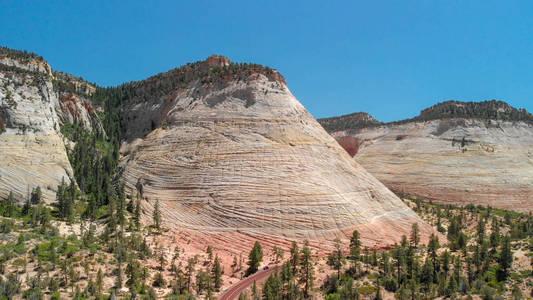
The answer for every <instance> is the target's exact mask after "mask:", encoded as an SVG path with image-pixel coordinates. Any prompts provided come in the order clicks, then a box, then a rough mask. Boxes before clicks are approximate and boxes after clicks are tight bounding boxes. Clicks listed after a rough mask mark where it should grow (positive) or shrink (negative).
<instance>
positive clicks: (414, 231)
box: [409, 223, 420, 248]
mask: <svg viewBox="0 0 533 300" xmlns="http://www.w3.org/2000/svg"><path fill="white" fill-rule="evenodd" d="M409 241H410V242H411V245H413V247H415V248H416V247H418V243H420V229H419V228H418V223H413V225H412V226H411V236H410V238H409Z"/></svg>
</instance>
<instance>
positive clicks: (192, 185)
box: [122, 59, 430, 249]
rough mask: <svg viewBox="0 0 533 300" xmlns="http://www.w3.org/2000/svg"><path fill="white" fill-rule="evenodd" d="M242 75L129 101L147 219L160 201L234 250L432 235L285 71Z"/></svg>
mask: <svg viewBox="0 0 533 300" xmlns="http://www.w3.org/2000/svg"><path fill="white" fill-rule="evenodd" d="M209 61H213V60H209V59H208V62H209ZM221 61H223V62H225V60H221ZM236 72H237V71H236ZM238 72H240V73H239V74H231V75H228V74H225V75H220V76H217V77H216V78H215V79H213V78H211V79H209V80H206V79H205V78H198V79H196V80H192V81H190V82H188V84H187V85H186V86H185V87H180V88H176V89H173V90H171V91H170V92H169V93H167V94H164V95H160V96H158V97H153V98H150V99H148V100H147V101H142V102H137V101H131V102H132V103H131V104H129V105H126V106H124V107H123V108H122V111H123V119H124V120H125V122H126V124H127V126H126V128H127V135H126V139H127V140H128V142H127V143H125V144H124V145H123V147H122V153H123V155H124V158H123V160H122V164H123V167H124V173H123V176H124V179H125V181H126V183H127V185H128V186H129V187H130V188H131V189H135V188H138V189H139V190H141V191H142V193H143V197H144V199H146V200H147V201H144V202H143V203H144V204H143V205H144V206H145V209H147V212H148V214H147V215H151V214H149V213H150V212H151V210H152V207H153V205H154V203H155V201H156V200H157V199H159V201H160V205H161V211H162V214H163V220H164V224H165V226H167V227H170V228H171V229H179V230H189V231H191V232H196V233H199V234H202V235H204V236H207V237H206V241H207V243H211V244H215V245H216V246H218V247H227V249H243V248H245V247H249V244H250V243H252V242H253V240H255V239H260V240H263V242H264V243H265V244H269V245H274V244H285V245H287V244H288V243H290V241H292V240H294V239H298V240H303V239H308V240H310V241H311V244H312V245H313V246H314V247H316V248H322V249H330V247H331V245H332V241H333V240H334V239H335V238H337V237H338V238H340V239H341V240H343V241H345V242H346V241H347V239H348V237H349V236H350V235H351V233H352V231H353V230H354V229H358V230H359V231H360V232H361V235H362V240H363V242H364V244H365V245H368V246H385V245H389V244H392V243H394V242H398V241H399V240H400V238H401V236H402V235H404V234H405V235H407V234H408V233H409V231H410V228H411V225H412V223H415V222H417V223H420V227H421V229H422V232H423V235H424V236H427V235H428V234H429V232H430V227H429V226H428V225H427V224H426V223H424V222H422V221H421V220H420V219H419V218H418V216H417V215H416V214H415V213H414V212H413V211H412V210H410V209H409V208H408V207H407V206H406V205H405V204H404V203H403V202H402V201H401V200H400V199H398V198H397V197H396V196H395V195H394V194H393V193H392V192H390V191H389V190H388V189H387V188H386V187H385V186H383V185H382V184H381V183H380V182H379V181H377V180H376V179H375V178H374V177H373V176H372V175H370V174H369V173H368V172H366V171H365V170H364V169H363V168H362V167H361V166H359V164H357V163H356V162H355V161H354V160H353V159H351V157H350V156H349V155H348V154H347V153H346V152H345V151H344V150H343V149H342V148H341V147H340V146H339V145H338V144H337V142H336V141H335V140H334V139H333V138H332V137H331V136H329V135H328V134H327V133H326V132H325V131H324V129H323V128H322V127H321V126H320V125H319V124H318V123H317V122H316V120H315V119H314V118H313V117H312V116H311V115H310V114H309V113H308V112H307V110H306V109H305V108H304V107H303V106H302V105H301V104H300V103H299V102H298V100H296V98H294V96H293V95H292V94H291V93H290V91H289V89H288V88H287V86H286V84H285V81H284V80H281V79H280V78H282V77H281V75H279V73H277V72H276V73H272V72H257V71H249V70H248V71H242V70H241V71H238ZM159 80H164V79H161V78H159ZM137 86H138V88H149V85H143V84H142V83H139V84H137Z"/></svg>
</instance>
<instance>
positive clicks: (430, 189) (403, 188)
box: [332, 118, 533, 212]
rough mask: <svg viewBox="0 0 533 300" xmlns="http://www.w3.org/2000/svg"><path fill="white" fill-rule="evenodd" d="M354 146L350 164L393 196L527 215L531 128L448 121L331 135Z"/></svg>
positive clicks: (531, 193)
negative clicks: (352, 141)
mask: <svg viewBox="0 0 533 300" xmlns="http://www.w3.org/2000/svg"><path fill="white" fill-rule="evenodd" d="M332 135H333V136H335V137H337V138H338V137H341V136H352V137H354V138H356V139H357V140H358V142H359V150H358V153H357V154H356V156H355V160H356V161H357V162H358V163H360V164H361V165H362V166H363V167H364V168H365V169H367V170H368V171H369V172H370V173H371V174H373V175H374V176H376V178H378V179H379V180H380V181H381V182H383V183H384V184H385V185H386V186H387V187H389V188H390V189H392V190H393V191H395V192H398V193H404V194H409V195H412V196H418V197H422V198H425V199H431V200H433V201H435V202H438V203H444V204H445V203H452V204H457V205H466V204H474V205H478V204H480V205H490V206H492V207H496V208H502V209H511V210H515V211H520V212H528V211H531V210H533V185H532V183H533V125H531V123H529V122H524V121H505V120H480V119H468V118H449V119H441V120H429V121H410V122H406V123H403V124H388V125H383V126H371V127H367V128H359V129H354V130H344V131H336V132H332Z"/></svg>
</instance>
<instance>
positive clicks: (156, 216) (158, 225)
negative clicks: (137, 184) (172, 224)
mask: <svg viewBox="0 0 533 300" xmlns="http://www.w3.org/2000/svg"><path fill="white" fill-rule="evenodd" d="M152 219H153V221H154V227H155V229H157V230H161V211H160V210H159V199H157V200H156V201H155V205H154V212H153V214H152Z"/></svg>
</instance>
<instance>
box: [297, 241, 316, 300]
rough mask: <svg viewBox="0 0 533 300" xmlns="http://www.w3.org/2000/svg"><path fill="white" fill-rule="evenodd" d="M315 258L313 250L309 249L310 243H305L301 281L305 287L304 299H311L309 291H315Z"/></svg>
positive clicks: (301, 256)
mask: <svg viewBox="0 0 533 300" xmlns="http://www.w3.org/2000/svg"><path fill="white" fill-rule="evenodd" d="M314 273H315V271H314V266H313V258H312V257H311V249H310V248H309V242H308V241H307V240H306V241H304V247H303V248H302V252H301V255H300V270H299V274H300V280H299V282H300V283H301V284H303V285H304V290H303V293H304V298H309V291H310V290H312V289H313V282H314V279H315V276H314Z"/></svg>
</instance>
